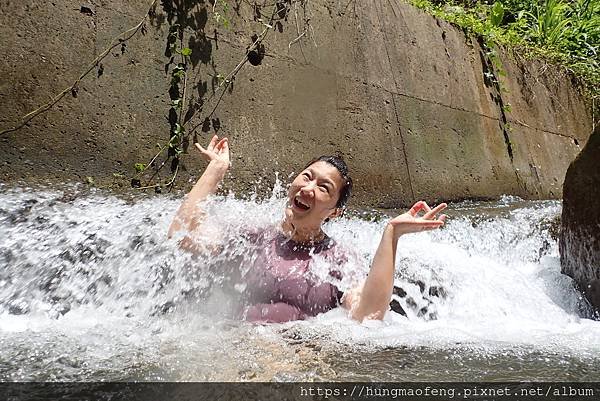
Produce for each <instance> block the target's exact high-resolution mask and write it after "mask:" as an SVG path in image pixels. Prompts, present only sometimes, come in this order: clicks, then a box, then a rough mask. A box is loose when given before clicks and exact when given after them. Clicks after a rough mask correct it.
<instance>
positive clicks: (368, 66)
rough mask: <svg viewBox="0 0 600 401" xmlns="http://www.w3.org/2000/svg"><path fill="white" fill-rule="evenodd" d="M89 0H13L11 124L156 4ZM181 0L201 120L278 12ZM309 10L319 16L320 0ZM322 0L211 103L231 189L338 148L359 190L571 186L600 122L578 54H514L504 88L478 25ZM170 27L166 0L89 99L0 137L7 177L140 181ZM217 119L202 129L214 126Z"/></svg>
mask: <svg viewBox="0 0 600 401" xmlns="http://www.w3.org/2000/svg"><path fill="white" fill-rule="evenodd" d="M41 3H47V4H41ZM342 3H343V4H342ZM81 4H82V2H78V1H71V0H63V1H58V0H57V1H53V2H38V1H34V0H22V1H12V0H11V1H8V0H3V1H0V57H2V60H3V63H2V64H1V65H0V77H1V78H0V129H3V128H6V127H8V126H11V125H13V124H14V122H16V121H17V120H18V118H19V117H20V116H22V115H24V114H26V113H27V112H29V111H30V110H32V109H34V108H35V107H37V106H39V105H41V104H43V103H44V102H45V101H47V100H48V98H49V96H50V95H51V94H55V93H57V92H59V91H60V90H62V89H63V88H64V87H66V86H68V85H69V84H70V83H71V82H72V81H73V80H74V79H75V77H76V76H77V75H78V74H79V73H80V72H81V71H83V70H84V69H85V66H86V65H87V64H88V63H89V62H90V61H91V60H93V59H94V57H95V55H97V54H99V53H100V52H101V51H102V50H103V48H104V47H106V45H107V44H108V42H109V41H110V39H111V38H112V37H114V36H116V35H117V34H118V33H119V32H122V31H124V30H125V29H127V28H129V27H131V26H133V25H135V24H136V23H137V22H138V21H139V20H140V19H141V17H142V16H143V15H144V13H145V12H146V10H147V7H148V1H145V0H144V1H142V0H128V1H125V0H114V1H107V0H102V1H100V0H96V1H93V2H89V1H88V2H86V4H90V5H91V6H92V7H93V9H94V11H95V14H94V15H86V14H83V13H81V12H80V7H81ZM177 4H180V6H179V7H180V8H185V9H186V10H187V14H186V15H187V18H186V20H185V24H186V25H187V26H188V30H187V31H186V32H187V33H186V38H185V42H186V43H189V44H190V47H192V49H193V51H194V53H193V62H194V66H193V67H194V68H193V71H192V72H191V73H190V75H189V76H190V78H191V80H190V82H191V85H190V87H191V90H190V91H188V93H192V95H193V97H194V99H193V101H190V102H188V104H196V103H197V101H198V100H199V99H202V100H203V101H204V108H203V110H202V111H200V112H198V113H196V114H195V116H194V117H193V118H192V120H191V121H190V123H189V124H188V129H190V128H192V127H194V126H196V125H198V124H200V123H201V122H202V121H203V120H204V118H205V117H206V116H207V115H208V114H209V113H210V111H211V110H212V109H213V107H214V105H215V104H216V102H217V100H218V99H219V98H220V93H217V95H216V96H212V94H213V91H214V87H215V82H216V76H217V74H221V75H227V73H228V72H229V71H231V70H232V69H233V68H234V67H235V65H236V64H237V63H238V62H239V61H240V60H241V59H242V58H243V57H244V55H245V49H246V48H247V46H248V45H249V44H250V43H251V39H250V37H251V35H252V34H257V33H260V32H261V31H262V30H263V29H264V26H263V25H262V24H261V23H259V22H256V21H254V19H253V13H254V11H253V10H252V8H251V7H250V6H248V5H247V4H246V3H240V5H239V8H238V9H237V11H235V8H236V7H233V10H230V12H229V14H230V15H229V17H230V20H231V22H232V26H231V28H230V29H229V30H224V29H222V28H219V34H218V35H217V36H215V33H214V30H215V28H216V25H215V21H214V19H213V18H212V17H211V9H212V5H211V4H210V3H208V2H206V3H205V2H204V1H200V0H185V1H180V2H177ZM235 4H237V3H235ZM232 5H233V3H232ZM296 11H297V14H298V18H299V20H300V29H302V19H303V15H304V10H303V8H302V7H300V6H298V7H297V9H296ZM263 12H264V13H265V14H266V13H270V10H269V9H268V8H267V7H265V8H264V9H263ZM307 13H308V14H309V15H308V16H309V17H310V21H311V27H312V29H311V30H309V34H307V35H306V36H305V38H303V39H301V40H300V41H298V42H297V43H294V44H292V45H291V46H289V44H290V42H292V41H293V40H294V39H295V38H296V37H297V36H298V31H297V28H296V22H295V21H296V19H295V15H296V14H295V12H294V9H292V11H291V13H290V14H289V15H288V17H287V21H282V24H281V27H280V28H281V29H278V30H276V31H273V32H270V33H269V34H268V36H267V38H266V40H265V46H266V52H267V54H266V57H265V58H264V60H263V61H262V64H260V65H259V66H256V67H254V66H251V65H250V64H247V65H246V66H244V68H243V69H242V70H241V71H240V73H239V74H238V75H237V77H236V79H235V81H234V85H233V89H232V90H231V91H227V92H226V93H225V94H224V95H223V97H222V99H221V102H220V104H219V106H218V108H217V110H216V112H215V114H214V115H213V116H212V118H213V119H216V118H218V119H219V121H220V123H221V124H220V125H221V128H220V130H219V133H222V134H226V135H227V136H229V138H230V140H231V148H232V152H233V168H232V170H231V177H232V179H230V180H228V181H227V182H228V184H227V185H228V186H229V187H231V188H234V189H235V190H236V191H238V192H245V191H247V190H251V189H252V188H253V187H254V184H253V183H254V182H255V181H256V180H257V179H258V178H259V177H264V178H265V179H266V181H267V182H271V181H272V180H273V178H274V171H280V172H282V173H283V176H284V177H285V176H287V174H289V173H290V172H292V171H294V170H297V169H298V168H299V167H300V166H302V165H303V164H304V162H305V161H306V160H309V159H311V158H312V157H314V156H315V155H320V154H326V153H333V152H337V153H340V154H342V155H343V156H344V157H345V158H346V159H347V160H348V161H349V164H350V167H351V170H352V173H353V177H354V179H355V183H356V186H355V188H356V191H355V198H354V201H353V204H354V205H368V206H380V207H393V206H401V205H407V204H410V203H411V202H413V201H414V200H415V199H418V198H426V199H429V200H432V201H433V200H435V199H445V200H452V199H460V198H494V197H497V196H499V195H501V194H515V195H519V196H522V197H524V198H556V197H560V196H561V188H562V182H563V177H564V172H565V171H566V169H567V166H568V164H569V163H570V162H571V160H572V159H573V158H574V157H575V155H576V154H577V153H578V151H579V150H580V146H582V145H584V144H585V142H586V140H587V136H588V134H589V132H590V131H591V120H592V117H591V110H590V106H589V104H588V103H586V100H585V98H584V97H583V96H582V95H581V94H580V93H579V92H578V91H577V90H576V88H574V87H573V85H572V83H571V79H570V77H569V76H568V75H567V74H566V73H565V72H563V71H562V70H561V69H559V68H556V67H553V66H549V65H545V64H542V63H540V62H528V61H524V60H521V59H519V58H518V57H517V56H516V55H512V54H510V53H506V52H505V53H503V54H502V61H503V64H504V67H503V68H504V70H505V71H506V74H507V76H506V78H502V81H503V84H504V86H505V87H506V89H507V91H503V90H500V88H499V87H498V85H496V84H494V83H493V82H490V81H489V80H488V79H486V78H485V76H486V74H487V75H488V76H489V74H490V73H494V71H493V70H490V66H489V60H487V59H486V57H487V56H486V55H485V52H484V51H483V50H482V48H481V46H480V45H479V43H478V42H477V40H475V39H470V38H465V36H464V34H463V33H462V32H461V31H459V30H457V29H456V28H454V27H452V26H451V25H450V24H448V23H446V22H443V21H439V20H437V19H435V18H432V17H431V16H429V15H427V14H425V13H423V12H421V11H420V10H418V9H415V8H413V7H411V6H408V5H406V4H403V3H400V2H396V1H392V2H350V3H347V2H337V1H324V0H321V1H311V2H310V3H309V7H308V9H307ZM168 29H169V23H168V21H167V20H166V18H165V12H164V10H163V9H162V7H161V6H159V7H158V8H157V16H156V17H155V18H153V19H152V23H151V24H149V26H148V33H147V34H146V35H145V36H141V35H138V36H136V37H135V38H134V39H132V40H131V41H130V42H128V43H127V47H126V49H125V52H124V53H122V52H121V51H120V49H119V48H117V49H115V50H114V51H113V52H112V54H111V55H110V56H109V57H108V58H106V59H105V60H104V61H103V62H102V67H103V74H101V75H100V74H98V72H97V71H96V72H95V74H92V75H91V76H89V77H87V78H86V79H84V81H83V82H82V83H81V85H80V88H79V92H78V97H77V98H73V97H69V98H65V99H64V100H63V101H62V102H61V103H60V105H59V106H57V107H55V108H54V109H53V110H51V111H49V112H48V113H46V114H44V115H42V116H40V117H38V118H37V119H35V120H33V121H32V123H31V124H29V126H27V127H26V128H24V129H22V130H20V131H18V132H14V133H10V134H8V135H5V136H4V137H2V138H0V155H1V158H0V177H2V178H1V179H2V180H5V181H14V180H26V181H30V180H38V181H39V180H44V179H51V180H65V179H74V180H84V179H85V177H88V176H91V177H94V181H95V182H96V184H97V185H101V186H108V185H116V186H123V187H126V186H127V185H128V181H127V180H123V179H119V178H114V177H113V173H121V174H125V175H129V176H131V175H132V174H133V165H134V163H136V162H147V161H149V160H150V159H151V158H152V156H153V154H154V152H155V151H156V144H157V143H164V142H165V141H166V140H167V139H168V136H169V124H168V122H167V115H168V110H169V103H170V101H169V96H168V92H167V91H168V85H169V80H170V77H169V76H168V74H166V73H165V64H167V62H168V58H167V57H165V54H164V51H165V45H166V38H167V35H168ZM280 31H282V32H280ZM310 33H312V35H310ZM507 105H510V111H508V107H506V106H507ZM213 129H214V128H213V127H211V128H210V130H211V132H202V131H201V130H198V134H199V136H200V140H202V141H206V140H208V138H209V136H210V135H212V130H213ZM184 165H185V168H186V171H184V172H183V173H182V175H181V178H180V179H179V181H178V184H177V185H178V187H179V188H186V187H187V186H189V185H190V182H191V181H193V180H194V179H196V178H197V177H198V173H199V172H200V171H201V169H202V167H203V165H204V164H203V162H202V161H201V160H200V158H199V157H198V155H197V154H195V153H193V152H192V153H191V154H189V155H185V156H184ZM162 175H163V178H168V177H167V173H163V174H162ZM263 182H264V181H263Z"/></svg>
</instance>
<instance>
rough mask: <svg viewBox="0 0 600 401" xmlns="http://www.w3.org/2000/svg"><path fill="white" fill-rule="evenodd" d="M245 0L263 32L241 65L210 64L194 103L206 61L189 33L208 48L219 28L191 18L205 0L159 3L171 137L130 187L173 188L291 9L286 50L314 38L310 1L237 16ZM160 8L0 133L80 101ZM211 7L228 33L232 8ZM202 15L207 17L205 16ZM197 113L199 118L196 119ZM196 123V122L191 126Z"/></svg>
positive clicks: (152, 8)
mask: <svg viewBox="0 0 600 401" xmlns="http://www.w3.org/2000/svg"><path fill="white" fill-rule="evenodd" d="M241 2H243V3H245V4H247V5H249V6H250V7H251V8H252V10H253V16H254V22H256V23H258V24H260V26H261V27H262V28H261V29H262V30H261V32H260V33H259V34H255V35H253V36H252V37H251V40H252V42H251V44H250V45H249V46H248V47H247V48H246V50H245V52H244V54H243V55H242V57H240V61H239V62H238V63H237V64H236V65H235V67H234V68H233V69H232V70H231V71H230V72H229V73H227V74H225V75H222V74H220V73H217V72H216V68H215V67H214V64H213V65H212V67H213V69H215V71H214V75H213V78H214V79H213V83H214V87H213V91H212V93H211V95H210V96H209V97H208V98H207V99H203V98H201V99H199V100H198V101H194V99H193V96H190V95H189V93H188V92H189V90H188V86H189V76H188V75H189V71H190V65H191V64H192V65H193V64H195V62H194V61H195V60H196V62H197V61H198V60H201V61H203V62H208V60H206V59H205V58H206V56H205V55H202V54H198V55H196V54H194V51H193V49H192V47H191V46H185V45H184V39H185V37H186V30H189V29H192V30H198V31H199V32H200V34H201V37H200V38H199V42H198V43H199V44H200V45H207V46H210V42H209V41H210V40H214V41H215V43H216V42H217V38H218V36H219V32H218V29H215V30H214V37H212V38H210V37H208V36H207V35H206V34H205V33H204V32H203V26H202V27H199V26H197V23H195V22H194V20H193V18H191V17H190V15H189V13H190V12H191V10H192V9H197V8H199V7H201V6H202V7H203V10H202V11H203V12H204V13H205V14H207V15H208V10H207V8H208V7H206V4H205V1H204V0H161V1H160V5H161V6H162V9H163V12H164V14H165V15H166V20H167V21H168V23H169V33H168V36H167V44H166V49H165V56H166V57H167V59H168V61H167V63H166V64H165V72H166V73H167V74H169V75H170V85H169V91H168V92H169V98H170V105H169V112H168V121H169V125H170V128H169V135H168V140H166V141H165V143H163V144H160V143H158V144H157V152H156V153H155V154H154V156H153V157H152V158H150V160H149V161H148V162H146V163H135V165H134V166H133V167H134V168H135V174H134V177H133V178H132V179H131V186H132V187H134V188H138V189H148V188H154V189H155V191H157V192H160V191H162V189H163V188H168V189H172V187H173V185H174V184H175V182H176V179H177V176H178V173H179V171H180V169H181V156H182V155H183V154H184V153H185V152H186V151H187V148H188V146H189V143H190V139H192V140H193V141H194V142H196V141H197V140H198V138H197V130H198V128H200V127H202V130H203V131H207V126H208V129H210V124H211V122H212V125H213V128H214V129H215V130H218V129H219V127H220V121H219V120H218V119H213V120H211V119H212V117H213V115H214V114H215V112H216V110H217V108H218V107H219V104H220V103H221V100H222V98H223V95H224V93H225V92H226V91H227V90H228V89H229V90H231V89H232V85H233V82H234V80H235V77H236V75H237V74H238V73H239V72H240V70H241V69H242V68H243V67H244V65H245V64H246V63H248V62H249V63H251V64H253V65H258V64H260V63H261V61H262V58H263V57H264V55H265V43H264V42H265V38H266V37H267V35H268V33H269V32H270V31H272V30H278V31H279V32H283V23H284V22H285V21H287V19H288V16H289V15H290V13H291V11H292V9H293V11H294V16H295V26H296V31H297V34H298V36H297V37H296V38H295V39H293V40H292V41H291V42H290V43H289V44H288V47H291V46H292V45H293V44H295V43H296V42H298V41H300V40H301V39H302V38H304V37H308V36H311V34H310V33H311V32H312V27H311V26H310V19H311V18H310V11H309V9H308V4H309V0H275V2H270V0H263V1H262V2H259V1H254V2H250V1H249V0H235V6H234V7H233V9H234V10H236V12H239V7H240V3H241ZM157 7H158V0H152V1H150V3H149V7H148V9H147V12H146V13H145V14H144V16H143V17H142V19H141V20H140V21H139V22H138V23H137V24H136V25H135V26H133V27H131V28H130V29H128V30H126V31H124V32H122V33H121V34H119V35H118V36H117V37H115V38H114V39H113V40H112V41H111V42H110V44H109V46H108V47H107V48H106V49H105V50H103V51H102V52H101V53H100V54H99V55H98V57H96V58H95V59H94V60H93V61H92V62H91V63H90V64H89V66H88V67H87V68H86V70H85V71H84V72H83V73H82V74H80V76H79V77H78V78H77V79H76V80H75V81H74V83H73V84H72V85H70V86H69V87H67V88H65V89H64V90H62V91H61V92H60V93H58V94H57V95H56V96H54V97H52V98H51V100H50V101H49V102H47V103H46V104H44V105H42V106H40V107H39V108H37V109H35V110H33V111H31V112H29V113H27V114H26V115H24V116H23V117H22V118H21V119H20V121H19V122H18V123H17V124H16V125H15V126H14V127H11V128H8V129H5V130H3V131H0V136H1V135H3V134H7V133H10V132H14V131H17V130H19V129H21V128H23V127H25V126H26V125H27V124H28V123H29V122H30V121H31V120H33V119H34V118H36V117H37V116H39V115H41V114H43V113H45V112H46V111H48V110H50V109H52V107H54V106H55V105H56V104H57V103H59V102H60V101H61V100H62V99H63V98H64V97H65V96H66V95H67V94H69V93H71V94H72V96H73V97H75V98H76V97H77V92H78V88H79V84H80V83H81V81H82V80H83V79H84V78H85V77H87V76H88V75H89V74H90V73H91V72H92V71H94V70H95V69H98V70H101V69H103V66H102V64H101V61H102V60H103V59H104V58H105V57H106V56H107V55H109V54H110V52H111V51H112V50H113V49H115V48H116V47H119V46H120V47H121V49H122V51H124V49H125V46H126V42H127V41H129V40H130V39H132V38H133V37H134V36H135V35H136V34H138V33H141V34H142V35H145V34H146V33H147V29H148V28H147V23H148V21H149V20H150V22H152V21H153V20H159V19H160V17H159V15H158V13H157ZM209 7H210V14H211V18H212V20H214V22H215V24H216V25H217V27H219V28H222V29H229V28H230V26H231V22H230V15H229V14H230V10H231V8H230V4H229V3H228V2H227V1H226V0H209ZM298 7H301V8H302V10H303V18H302V19H301V18H300V17H299V13H298ZM264 9H270V12H267V13H264V12H263V10H264ZM201 15H204V14H202V13H201ZM313 41H314V39H313ZM315 45H316V43H315ZM203 57H204V58H203ZM206 105H210V106H211V107H210V112H208V113H206V114H202V112H203V111H204V108H205V106H206ZM198 114H199V115H200V116H198ZM192 122H195V123H194V124H192ZM190 127H191V128H190ZM165 166H169V168H170V174H169V175H168V177H167V178H164V179H163V178H162V177H161V172H162V170H163V169H164V168H165ZM114 175H115V176H118V177H119V178H124V176H123V175H122V174H114Z"/></svg>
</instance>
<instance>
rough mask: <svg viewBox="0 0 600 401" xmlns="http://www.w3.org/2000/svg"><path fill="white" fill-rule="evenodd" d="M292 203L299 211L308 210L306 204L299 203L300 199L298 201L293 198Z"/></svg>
mask: <svg viewBox="0 0 600 401" xmlns="http://www.w3.org/2000/svg"><path fill="white" fill-rule="evenodd" d="M293 203H294V206H296V207H297V208H298V209H300V210H308V209H310V205H308V204H306V203H304V202H302V201H301V200H300V199H298V198H297V197H296V198H294V201H293Z"/></svg>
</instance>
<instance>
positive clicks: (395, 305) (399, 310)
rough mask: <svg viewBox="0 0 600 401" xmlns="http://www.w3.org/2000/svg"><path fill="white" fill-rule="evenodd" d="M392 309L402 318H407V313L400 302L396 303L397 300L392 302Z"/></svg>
mask: <svg viewBox="0 0 600 401" xmlns="http://www.w3.org/2000/svg"><path fill="white" fill-rule="evenodd" d="M390 308H391V309H392V311H393V312H396V313H399V314H401V315H402V316H406V312H405V311H404V309H403V308H402V306H401V305H400V302H398V301H396V300H395V299H392V302H390Z"/></svg>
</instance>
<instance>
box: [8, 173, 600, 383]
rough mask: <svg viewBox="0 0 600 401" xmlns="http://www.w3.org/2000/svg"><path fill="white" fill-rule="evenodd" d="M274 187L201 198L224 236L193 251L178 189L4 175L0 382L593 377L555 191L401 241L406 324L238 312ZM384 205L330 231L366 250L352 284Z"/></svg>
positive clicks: (278, 199) (334, 314) (471, 207)
mask: <svg viewBox="0 0 600 401" xmlns="http://www.w3.org/2000/svg"><path fill="white" fill-rule="evenodd" d="M281 193H282V188H281V187H280V186H276V188H275V189H274V190H273V195H272V196H271V197H270V198H269V199H266V200H257V199H256V198H250V199H246V200H240V199H236V198H234V197H233V196H228V197H215V198H213V199H211V200H210V201H208V202H207V205H206V208H207V209H208V212H209V213H208V214H209V216H210V217H209V218H208V219H207V220H206V222H205V224H206V226H207V227H213V228H217V227H219V228H221V231H220V232H221V233H222V235H224V240H223V243H224V244H225V248H224V249H223V251H222V252H220V253H218V254H217V255H214V256H205V257H200V258H198V259H192V258H191V257H190V256H189V255H188V254H186V253H184V252H182V251H180V250H179V249H178V247H177V245H176V241H175V240H174V239H173V240H167V239H166V232H167V229H168V227H169V224H170V222H171V220H172V218H173V215H174V213H175V211H176V209H177V207H178V206H179V204H180V202H181V198H176V197H175V196H167V195H161V196H153V197H142V196H139V197H128V198H124V197H120V198H119V197H115V196H114V195H111V194H109V193H106V192H103V191H97V190H90V189H88V188H85V187H83V186H65V187H64V188H60V189H57V188H53V189H48V188H35V189H33V188H25V187H15V186H8V185H2V184H0V355H1V358H0V380H18V381H33V380H35V381H45V380H50V381H54V380H61V381H62V380H66V381H70V380H79V381H80V380H102V381H104V380H106V381H108V380H118V381H125V380H168V381H180V380H186V381H188V380H190V381H204V380H210V381H237V380H260V381H263V380H277V381H311V380H351V381H352V380H375V381H386V380H387V381H401V380H411V381H418V380H427V381H440V380H441V381H446V380H447V381H453V380H552V381H555V380H565V381H578V380H588V381H592V380H596V379H597V378H598V377H600V363H599V362H600V322H599V321H595V320H592V319H590V317H591V312H590V309H589V307H588V305H587V304H586V302H585V301H584V300H583V299H582V297H581V295H580V294H579V293H578V292H577V291H576V290H575V289H574V287H573V283H572V280H571V279H570V278H568V277H566V276H563V275H562V274H561V273H560V264H559V255H558V246H557V241H556V233H555V231H556V229H555V219H556V217H557V216H558V215H559V214H560V210H561V205H560V202H557V201H522V200H520V199H518V198H512V197H505V198H503V199H502V200H500V201H499V202H488V203H482V202H479V203H476V202H464V203H460V204H454V205H450V208H449V211H448V214H449V216H450V218H449V220H448V223H447V224H446V226H445V227H444V228H443V229H441V230H438V231H436V232H425V233H419V234H412V235H408V236H405V237H402V238H401V239H400V242H399V246H398V249H399V251H398V264H397V269H396V271H397V278H396V284H397V286H398V287H399V288H401V290H397V291H396V292H397V294H396V295H395V296H394V298H395V302H396V303H397V305H399V306H400V307H401V308H402V309H403V310H404V311H405V314H406V316H402V315H401V314H398V313H393V312H390V313H388V314H387V316H386V319H385V320H384V321H383V322H366V323H363V324H358V323H356V322H354V321H352V320H350V319H348V318H347V317H346V314H345V313H344V311H343V310H341V309H336V310H333V311H331V312H329V313H326V314H322V315H319V316H317V317H316V318H312V319H310V320H307V321H301V322H291V323H286V324H272V325H252V324H248V323H245V322H240V321H238V320H236V319H234V318H232V317H231V315H230V313H229V312H230V310H231V309H232V308H233V306H232V304H233V303H234V300H233V297H232V296H231V292H228V291H225V290H222V289H221V287H222V286H221V285H220V284H221V283H222V282H223V280H224V278H225V277H224V276H225V275H226V273H224V272H226V271H227V268H226V267H227V266H228V264H233V263H235V261H236V260H240V258H241V257H242V256H243V255H244V254H245V253H246V252H248V249H247V248H246V244H244V242H243V241H242V240H240V239H239V235H238V233H239V232H240V231H241V230H245V229H248V228H251V227H266V226H268V225H272V224H275V223H276V222H277V221H278V220H279V219H280V217H281V213H282V210H283V205H284V202H285V201H284V200H283V197H282V195H281ZM391 213H392V211H378V212H375V211H354V212H352V213H348V215H347V216H346V217H344V218H341V219H338V220H337V221H334V222H331V223H328V225H327V226H326V229H325V230H326V231H327V232H328V233H329V234H330V235H331V236H332V237H334V238H335V239H336V240H337V241H338V243H340V244H342V245H343V246H345V247H347V248H349V249H352V250H354V252H356V253H357V254H359V255H360V257H361V259H360V260H362V262H360V263H359V262H357V263H354V264H352V265H348V266H344V270H345V272H346V273H348V274H347V275H348V277H360V276H361V275H364V274H365V273H366V271H367V270H368V261H369V260H370V258H372V256H373V254H374V252H375V249H376V247H377V244H378V242H379V238H380V235H381V232H382V229H383V227H384V224H385V218H386V215H389V214H391ZM215 232H216V231H215ZM344 285H346V286H350V285H351V283H345V284H344Z"/></svg>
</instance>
